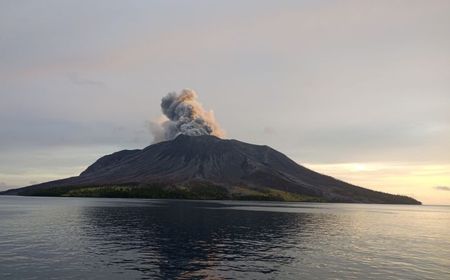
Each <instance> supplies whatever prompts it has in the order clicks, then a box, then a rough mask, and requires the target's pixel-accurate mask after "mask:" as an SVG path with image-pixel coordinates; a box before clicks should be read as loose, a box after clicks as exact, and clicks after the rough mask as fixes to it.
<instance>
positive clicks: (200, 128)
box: [151, 89, 225, 143]
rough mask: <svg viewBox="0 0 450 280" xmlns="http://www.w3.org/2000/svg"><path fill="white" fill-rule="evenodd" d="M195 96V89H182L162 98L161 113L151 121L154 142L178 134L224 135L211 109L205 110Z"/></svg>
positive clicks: (169, 138) (168, 138) (172, 137)
mask: <svg viewBox="0 0 450 280" xmlns="http://www.w3.org/2000/svg"><path fill="white" fill-rule="evenodd" d="M197 97H198V96H197V93H195V91H193V90H190V89H183V90H182V91H181V92H180V93H176V92H170V93H168V94H167V95H166V96H164V97H163V98H162V100H161V110H162V112H163V115H162V116H161V117H160V118H159V120H157V121H155V122H152V123H151V131H152V134H153V137H154V142H155V143H157V142H161V141H166V140H172V139H174V138H175V137H177V136H178V135H180V134H185V135H189V136H199V135H215V136H218V137H223V136H224V134H225V133H224V131H223V130H222V129H221V128H220V126H219V124H218V123H217V121H216V119H215V117H214V113H213V111H206V110H205V109H204V108H203V106H202V104H200V102H198V101H197Z"/></svg>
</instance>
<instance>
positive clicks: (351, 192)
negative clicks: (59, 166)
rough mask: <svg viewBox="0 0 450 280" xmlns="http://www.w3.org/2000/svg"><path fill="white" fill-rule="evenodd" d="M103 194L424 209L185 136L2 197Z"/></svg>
mask: <svg viewBox="0 0 450 280" xmlns="http://www.w3.org/2000/svg"><path fill="white" fill-rule="evenodd" d="M199 187H201V188H200V189H199ZM102 188H103V189H104V190H105V189H106V190H108V191H104V192H103V194H104V195H105V196H125V197H136V196H137V197H139V194H138V193H137V192H136V190H139V193H143V194H145V195H144V196H143V197H167V198H170V197H173V198H210V199H268V200H271V199H277V200H304V201H305V200H306V201H308V200H309V201H328V202H361V203H401V204H420V202H419V201H417V200H414V199H412V198H410V197H406V196H399V195H391V194H387V193H382V192H377V191H372V190H369V189H365V188H361V187H358V186H354V185H351V184H348V183H345V182H343V181H340V180H337V179H335V178H333V177H330V176H326V175H322V174H319V173H317V172H314V171H312V170H310V169H307V168H305V167H303V166H301V165H298V164H297V163H295V162H294V161H292V160H291V159H289V158H288V157H287V156H285V155H284V154H282V153H280V152H278V151H276V150H274V149H272V148H270V147H268V146H259V145H252V144H248V143H244V142H240V141H237V140H224V139H220V138H217V137H215V136H211V135H202V136H187V135H183V134H181V135H179V136H178V137H176V138H175V139H174V140H169V141H165V142H160V143H157V144H153V145H150V146H148V147H147V148H145V149H143V150H123V151H120V152H116V153H113V154H111V155H107V156H104V157H102V158H100V159H98V160H97V161H96V162H95V163H94V164H92V165H91V166H89V167H88V168H87V169H86V170H85V171H83V172H82V173H81V174H80V175H79V176H77V177H71V178H67V179H62V180H57V181H51V182H47V183H42V184H38V185H32V186H28V187H24V188H20V189H14V190H8V191H6V192H3V194H15V195H80V196H83V195H90V196H102V192H101V191H99V190H101V189H102ZM155 190H157V191H155ZM199 193H200V194H199ZM202 194H203V195H202Z"/></svg>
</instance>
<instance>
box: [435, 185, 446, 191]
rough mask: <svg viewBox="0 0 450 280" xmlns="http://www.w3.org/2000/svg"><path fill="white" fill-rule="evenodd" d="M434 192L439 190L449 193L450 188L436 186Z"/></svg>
mask: <svg viewBox="0 0 450 280" xmlns="http://www.w3.org/2000/svg"><path fill="white" fill-rule="evenodd" d="M434 188H435V189H436V190H440V191H448V192H450V187H447V186H436V187H434Z"/></svg>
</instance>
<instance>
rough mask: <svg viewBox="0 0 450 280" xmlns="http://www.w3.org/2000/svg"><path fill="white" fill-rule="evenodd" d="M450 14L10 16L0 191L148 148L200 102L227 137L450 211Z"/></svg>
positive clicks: (1, 29)
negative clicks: (179, 110)
mask: <svg viewBox="0 0 450 280" xmlns="http://www.w3.org/2000/svg"><path fill="white" fill-rule="evenodd" d="M449 15H450V1H446V0H445V1H434V0H423V1H412V0H408V1H395V0H388V1H380V0H377V1H362V0H357V1H312V0H311V1H298V0H296V1H261V0H255V1H229V0H227V1H220V2H219V1H167V0H164V1H111V0H105V1H62V0H54V1H44V0H40V1H17V0H3V1H1V2H0V189H6V188H9V187H16V186H24V185H28V184H31V183H36V182H44V181H47V180H52V179H57V178H61V177H66V176H73V175H77V174H78V173H80V172H81V171H82V170H83V169H84V168H86V167H87V166H88V165H89V164H91V163H92V162H93V161H94V160H95V159H97V158H98V157H100V156H102V155H104V154H107V153H111V152H114V151H117V150H119V149H124V148H129V149H130V148H142V147H145V146H146V145H148V144H150V143H151V141H152V136H151V134H150V131H149V125H148V122H149V121H150V120H152V119H155V118H156V117H158V116H159V115H160V107H159V105H160V99H161V97H162V96H163V95H165V94H166V93H167V92H169V91H179V90H181V89H183V88H192V89H194V90H196V91H197V93H198V94H199V96H200V100H201V101H202V103H203V105H204V107H206V108H208V109H213V110H214V112H215V115H216V118H217V119H218V121H219V122H220V123H221V125H222V127H223V128H224V129H225V130H226V132H227V137H229V138H235V139H239V140H242V141H246V142H252V143H258V144H267V145H270V146H272V147H273V148H276V149H278V150H280V151H282V152H284V153H285V154H287V155H288V156H290V157H291V158H292V159H294V160H296V161H297V162H299V163H301V164H304V165H305V166H307V167H310V168H313V169H315V170H317V171H320V172H324V173H327V174H330V175H333V176H335V177H338V178H340V179H344V180H347V181H350V182H352V183H354V184H360V185H362V186H364V187H369V188H372V189H377V190H381V191H386V192H391V193H398V194H406V195H412V196H414V197H415V198H417V199H419V200H422V201H423V202H425V203H438V204H450V16H449Z"/></svg>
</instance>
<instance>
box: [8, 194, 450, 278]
mask: <svg viewBox="0 0 450 280" xmlns="http://www.w3.org/2000/svg"><path fill="white" fill-rule="evenodd" d="M0 279H58V280H59V279H127V280H129V279H258V280H260V279H321V280H322V279H383V280H388V279H420V280H423V279H446V280H448V279H450V207H449V206H431V205H430V206H428V205H421V206H418V205H374V204H329V203H289V202H248V201H188V200H151V199H112V198H69V197H67V198H62V197H59V198H57V197H53V198H51V197H19V196H0Z"/></svg>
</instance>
